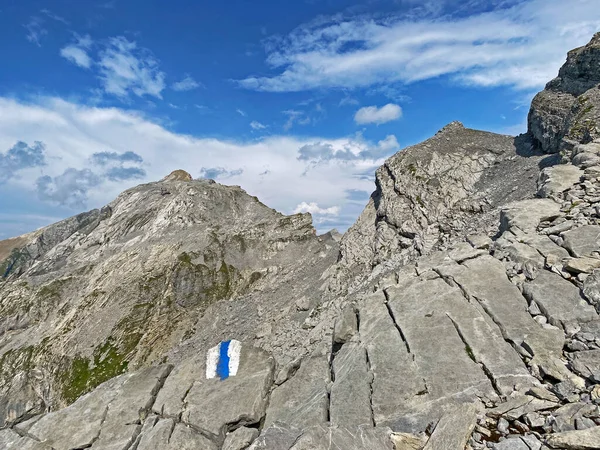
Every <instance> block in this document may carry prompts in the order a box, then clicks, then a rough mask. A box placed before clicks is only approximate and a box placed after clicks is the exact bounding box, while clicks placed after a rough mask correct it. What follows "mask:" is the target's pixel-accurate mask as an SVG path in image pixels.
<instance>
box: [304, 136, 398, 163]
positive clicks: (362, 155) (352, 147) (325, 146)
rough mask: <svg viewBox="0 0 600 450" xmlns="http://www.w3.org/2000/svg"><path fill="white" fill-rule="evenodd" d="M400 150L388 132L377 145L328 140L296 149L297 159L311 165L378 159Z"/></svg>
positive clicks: (395, 140)
mask: <svg viewBox="0 0 600 450" xmlns="http://www.w3.org/2000/svg"><path fill="white" fill-rule="evenodd" d="M398 150H400V144H398V140H397V139H396V136H394V135H393V134H390V135H389V136H387V137H386V138H385V139H383V140H381V141H379V142H378V143H377V145H364V143H363V142H362V141H360V140H356V141H348V142H346V143H345V144H344V145H341V146H340V145H339V144H337V145H334V144H332V143H328V142H313V143H310V144H306V145H303V146H302V147H300V148H299V149H298V161H306V162H309V163H311V165H315V164H321V163H326V162H329V161H334V160H336V161H357V160H379V159H381V158H385V157H387V156H390V155H391V154H392V153H395V152H397V151H398Z"/></svg>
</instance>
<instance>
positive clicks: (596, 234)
mask: <svg viewBox="0 0 600 450" xmlns="http://www.w3.org/2000/svg"><path fill="white" fill-rule="evenodd" d="M563 238H564V240H565V242H564V244H563V245H564V247H565V248H566V249H567V250H568V251H569V253H571V254H572V255H573V256H575V257H576V258H581V257H585V256H587V257H589V256H593V255H594V253H596V254H599V253H600V226H598V225H584V226H582V227H579V228H575V229H574V230H570V231H567V232H565V233H563Z"/></svg>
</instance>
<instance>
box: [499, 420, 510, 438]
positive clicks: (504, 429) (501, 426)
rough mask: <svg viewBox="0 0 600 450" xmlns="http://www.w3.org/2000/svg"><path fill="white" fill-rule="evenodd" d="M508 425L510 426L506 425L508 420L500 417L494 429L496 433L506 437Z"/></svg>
mask: <svg viewBox="0 0 600 450" xmlns="http://www.w3.org/2000/svg"><path fill="white" fill-rule="evenodd" d="M509 425H510V424H509V423H508V420H506V419H505V418H504V417H500V419H499V420H498V425H497V426H496V429H497V430H498V433H500V434H504V435H506V434H508V427H509Z"/></svg>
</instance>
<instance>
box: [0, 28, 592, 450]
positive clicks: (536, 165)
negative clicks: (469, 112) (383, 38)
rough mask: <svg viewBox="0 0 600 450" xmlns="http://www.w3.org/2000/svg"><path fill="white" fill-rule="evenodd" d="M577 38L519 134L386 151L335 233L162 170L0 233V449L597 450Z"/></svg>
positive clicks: (584, 65)
mask: <svg viewBox="0 0 600 450" xmlns="http://www.w3.org/2000/svg"><path fill="white" fill-rule="evenodd" d="M599 39H600V34H596V35H595V36H594V37H593V39H592V41H591V42H590V43H589V44H588V45H587V46H585V47H582V48H580V49H576V50H574V51H572V52H570V53H569V55H568V58H567V62H566V63H565V66H563V68H562V69H561V71H560V73H559V78H558V79H557V80H558V81H557V80H553V81H551V82H550V83H548V85H547V87H546V89H545V90H544V91H542V92H541V93H540V94H538V96H536V98H535V99H534V101H533V102H532V107H531V111H530V113H529V131H528V133H527V134H525V135H521V136H518V137H516V138H515V137H511V136H505V135H498V134H494V133H488V132H484V131H478V130H471V129H468V128H465V127H464V126H463V125H462V124H461V123H459V122H452V123H450V124H449V125H447V126H446V127H444V128H443V129H442V130H440V131H439V132H438V133H437V134H436V135H435V136H433V137H432V138H430V139H428V140H426V141H424V142H423V143H420V144H417V145H415V146H412V147H409V148H407V149H404V150H402V151H400V152H398V153H397V154H395V155H393V156H391V157H390V158H389V159H388V160H387V161H386V162H385V163H384V165H383V166H382V167H380V168H379V169H378V170H377V172H376V190H375V192H374V193H373V195H372V196H371V199H370V200H369V203H368V205H367V206H366V208H365V210H364V211H363V213H362V214H361V216H360V217H359V218H358V220H357V222H356V223H355V224H354V225H353V226H352V227H351V228H350V229H349V230H348V232H347V233H345V234H344V235H343V236H342V238H341V240H340V239H339V237H338V236H337V235H336V234H335V233H333V232H330V233H326V234H324V235H322V236H317V235H316V232H315V230H314V228H313V226H312V220H311V216H310V215H309V214H297V215H292V216H284V215H282V214H280V213H278V212H276V211H275V210H272V209H270V208H268V207H267V206H265V205H263V204H262V203H260V201H259V200H258V199H256V198H255V197H251V196H249V195H248V194H247V193H245V192H244V191H243V190H242V189H241V188H240V187H226V186H222V185H220V184H218V183H215V182H213V181H211V180H192V179H191V176H189V174H187V173H186V172H184V171H176V172H174V173H172V174H171V175H168V176H167V177H165V178H164V179H163V180H161V181H159V182H155V183H149V184H146V185H140V186H137V187H134V188H132V189H129V190H127V191H125V192H124V193H122V194H121V195H120V196H119V197H118V198H117V199H115V200H114V201H113V202H111V203H110V204H109V205H107V206H106V207H104V208H102V209H100V210H93V211H90V212H88V213H83V214H81V215H78V216H75V217H73V218H70V219H66V220H65V221H62V222H59V223H57V224H54V225H51V226H49V227H46V228H44V229H42V230H38V231H36V232H34V233H31V234H29V235H24V236H21V237H17V238H14V239H12V240H9V241H1V242H0V252H3V253H1V255H2V256H6V255H8V258H4V260H3V261H2V258H0V261H2V262H1V263H0V264H2V266H0V269H2V272H3V273H4V274H5V275H6V276H5V277H3V278H2V279H1V281H0V380H1V383H0V446H3V448H7V449H8V450H12V449H22V448H33V449H44V450H50V449H55V450H59V449H60V450H62V449H80V448H92V449H104V448H111V449H112V448H115V449H116V448H119V449H128V450H144V449H147V450H149V449H158V448H161V449H163V448H166V449H173V450H175V449H179V448H205V449H228V450H233V449H236V450H242V449H244V448H251V449H259V448H269V449H284V450H292V449H294V450H299V449H320V448H324V449H325V448H331V445H336V446H337V447H338V448H345V449H354V448H356V449H361V448H369V449H390V450H391V449H396V450H401V449H402V450H404V449H427V450H432V449H465V448H469V449H483V448H494V449H497V450H510V449H517V450H519V449H523V450H527V449H532V448H535V449H542V448H545V449H547V448H563V449H577V448H596V447H594V446H596V445H597V442H599V440H600V431H599V430H600V384H599V383H600V357H599V356H598V355H599V352H600V316H599V315H598V311H600V282H599V281H598V280H600V262H599V261H600V242H599V241H598V240H597V236H598V235H600V139H598V138H599V136H600V135H598V134H597V127H596V125H595V119H594V117H595V114H596V113H597V111H598V110H599V109H598V108H600V97H597V96H596V91H597V92H600V89H598V87H600V79H598V77H600V72H599V70H600V69H599V68H600V53H599V52H598V51H597V49H598V43H599V42H600V41H599ZM596 74H598V77H596ZM582 98H583V100H582ZM566 99H567V100H568V101H566ZM582 105H583V106H582ZM561 163H562V164H561ZM224 343H226V344H224ZM231 343H234V344H233V346H230V344H231ZM223 348H225V349H228V348H233V349H237V350H232V351H229V350H225V352H223V351H222V349H223ZM236 352H237V353H236ZM211 355H214V356H211ZM232 359H233V360H235V361H237V363H236V364H238V365H236V366H235V369H234V370H233V369H232V368H233V366H232V364H233V363H232V362H231V361H232ZM214 365H216V366H218V367H224V366H225V367H227V370H225V371H224V372H223V371H221V372H219V373H221V374H223V373H225V374H227V375H221V378H218V377H215V376H213V375H211V373H212V371H211V369H210V367H212V366H214ZM215 373H216V372H215ZM229 374H232V375H229Z"/></svg>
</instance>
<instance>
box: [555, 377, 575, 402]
mask: <svg viewBox="0 0 600 450" xmlns="http://www.w3.org/2000/svg"><path fill="white" fill-rule="evenodd" d="M552 391H553V392H554V393H555V394H556V396H557V397H558V398H559V399H561V400H566V401H568V402H576V401H577V400H578V399H579V389H577V387H576V386H575V384H574V383H573V382H572V381H571V380H565V381H561V382H560V383H557V384H555V385H554V386H553V387H552Z"/></svg>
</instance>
